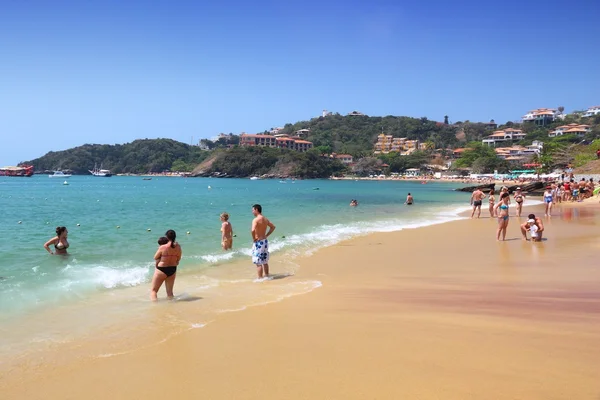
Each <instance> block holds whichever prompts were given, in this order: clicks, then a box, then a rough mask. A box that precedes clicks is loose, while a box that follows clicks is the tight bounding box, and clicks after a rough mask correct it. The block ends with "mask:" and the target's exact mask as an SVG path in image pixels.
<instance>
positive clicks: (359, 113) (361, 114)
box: [348, 111, 367, 117]
mask: <svg viewBox="0 0 600 400" xmlns="http://www.w3.org/2000/svg"><path fill="white" fill-rule="evenodd" d="M348 116H362V117H367V115H366V114H363V113H361V112H359V111H352V112H349V113H348Z"/></svg>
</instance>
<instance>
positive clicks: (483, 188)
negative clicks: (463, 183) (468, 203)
mask: <svg viewBox="0 0 600 400" xmlns="http://www.w3.org/2000/svg"><path fill="white" fill-rule="evenodd" d="M494 186H496V184H495V183H486V184H485V185H477V186H467V187H464V188H459V189H454V190H456V191H458V192H469V193H472V192H474V191H475V190H477V189H479V190H481V191H482V192H483V193H488V192H489V191H490V190H492V189H493V188H494Z"/></svg>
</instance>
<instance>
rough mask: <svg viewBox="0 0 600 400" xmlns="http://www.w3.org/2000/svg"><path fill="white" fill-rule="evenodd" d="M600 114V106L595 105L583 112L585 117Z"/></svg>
mask: <svg viewBox="0 0 600 400" xmlns="http://www.w3.org/2000/svg"><path fill="white" fill-rule="evenodd" d="M598 114H600V106H593V107H590V108H588V109H587V111H586V112H585V113H584V114H583V116H584V117H593V116H595V115H598Z"/></svg>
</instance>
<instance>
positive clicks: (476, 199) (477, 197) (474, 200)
mask: <svg viewBox="0 0 600 400" xmlns="http://www.w3.org/2000/svg"><path fill="white" fill-rule="evenodd" d="M484 198H485V194H484V193H483V192H482V191H481V190H480V189H475V191H474V192H473V194H471V205H472V206H473V212H472V213H471V218H473V216H474V215H475V210H477V218H479V216H480V215H481V203H482V201H483V199H484Z"/></svg>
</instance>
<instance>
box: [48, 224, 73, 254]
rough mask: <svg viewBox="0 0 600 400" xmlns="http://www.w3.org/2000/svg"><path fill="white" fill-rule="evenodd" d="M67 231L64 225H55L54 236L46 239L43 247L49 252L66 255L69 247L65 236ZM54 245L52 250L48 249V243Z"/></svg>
mask: <svg viewBox="0 0 600 400" xmlns="http://www.w3.org/2000/svg"><path fill="white" fill-rule="evenodd" d="M68 234H69V231H67V228H66V227H64V226H57V227H56V236H55V237H53V238H52V239H50V240H48V241H47V242H46V243H45V244H44V248H45V249H46V251H47V252H48V253H50V254H57V255H61V256H65V255H67V254H68V253H67V249H68V248H69V241H68V240H67V236H68ZM52 244H53V245H54V251H52V250H50V245H52Z"/></svg>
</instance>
